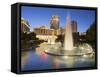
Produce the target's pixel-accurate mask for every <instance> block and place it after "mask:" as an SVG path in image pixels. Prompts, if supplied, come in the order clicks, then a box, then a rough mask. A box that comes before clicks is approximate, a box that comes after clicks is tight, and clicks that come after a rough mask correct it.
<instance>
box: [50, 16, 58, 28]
mask: <svg viewBox="0 0 100 77" xmlns="http://www.w3.org/2000/svg"><path fill="white" fill-rule="evenodd" d="M50 25H51V26H50V28H51V29H59V16H57V15H53V16H52V18H51V20H50Z"/></svg>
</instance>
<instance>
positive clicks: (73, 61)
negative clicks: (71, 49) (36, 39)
mask: <svg viewBox="0 0 100 77" xmlns="http://www.w3.org/2000/svg"><path fill="white" fill-rule="evenodd" d="M44 50H45V46H44V45H41V46H39V47H37V48H35V49H34V50H29V51H22V52H21V55H22V57H21V69H22V70H24V71H25V70H42V69H59V68H77V67H93V66H94V63H95V57H84V56H81V57H80V56H77V57H73V56H51V55H48V54H46V53H45V52H44Z"/></svg>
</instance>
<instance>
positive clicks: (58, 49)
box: [45, 16, 94, 57]
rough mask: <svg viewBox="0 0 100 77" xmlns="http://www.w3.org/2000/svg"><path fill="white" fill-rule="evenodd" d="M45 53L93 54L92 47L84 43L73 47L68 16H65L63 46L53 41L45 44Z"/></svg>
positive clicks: (65, 54) (56, 54) (62, 54)
mask: <svg viewBox="0 0 100 77" xmlns="http://www.w3.org/2000/svg"><path fill="white" fill-rule="evenodd" d="M45 53H47V54H49V55H54V56H83V57H84V56H85V57H86V55H93V54H94V52H93V49H92V47H91V46H90V45H89V44H87V43H84V44H83V45H79V46H78V47H73V37H72V28H71V21H70V16H67V24H66V28H65V37H64V43H63V46H62V45H59V44H58V43H55V44H54V45H49V46H48V45H47V47H46V49H45Z"/></svg>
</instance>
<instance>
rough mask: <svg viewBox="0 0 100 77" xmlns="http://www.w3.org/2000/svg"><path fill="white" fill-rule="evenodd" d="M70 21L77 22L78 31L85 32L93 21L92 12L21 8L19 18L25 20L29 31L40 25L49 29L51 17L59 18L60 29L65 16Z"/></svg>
mask: <svg viewBox="0 0 100 77" xmlns="http://www.w3.org/2000/svg"><path fill="white" fill-rule="evenodd" d="M68 13H69V14H70V18H71V20H75V21H77V24H78V31H79V32H85V31H86V30H87V29H88V28H89V26H90V25H91V24H92V23H93V22H94V20H95V11H94V10H80V9H63V8H44V7H31V6H22V7H21V17H22V18H24V19H25V20H27V21H28V22H29V24H30V26H31V30H32V29H33V28H36V27H40V26H42V25H46V26H48V27H50V19H51V17H52V15H58V16H59V17H60V27H65V25H66V23H67V21H66V17H67V14H68Z"/></svg>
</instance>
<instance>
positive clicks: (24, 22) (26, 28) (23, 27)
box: [21, 18, 30, 33]
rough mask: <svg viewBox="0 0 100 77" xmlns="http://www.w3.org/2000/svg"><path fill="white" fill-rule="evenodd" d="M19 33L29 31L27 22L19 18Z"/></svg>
mask: <svg viewBox="0 0 100 77" xmlns="http://www.w3.org/2000/svg"><path fill="white" fill-rule="evenodd" d="M21 31H22V32H24V33H25V32H29V31H30V25H29V23H28V21H26V20H25V19H23V18H21Z"/></svg>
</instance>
